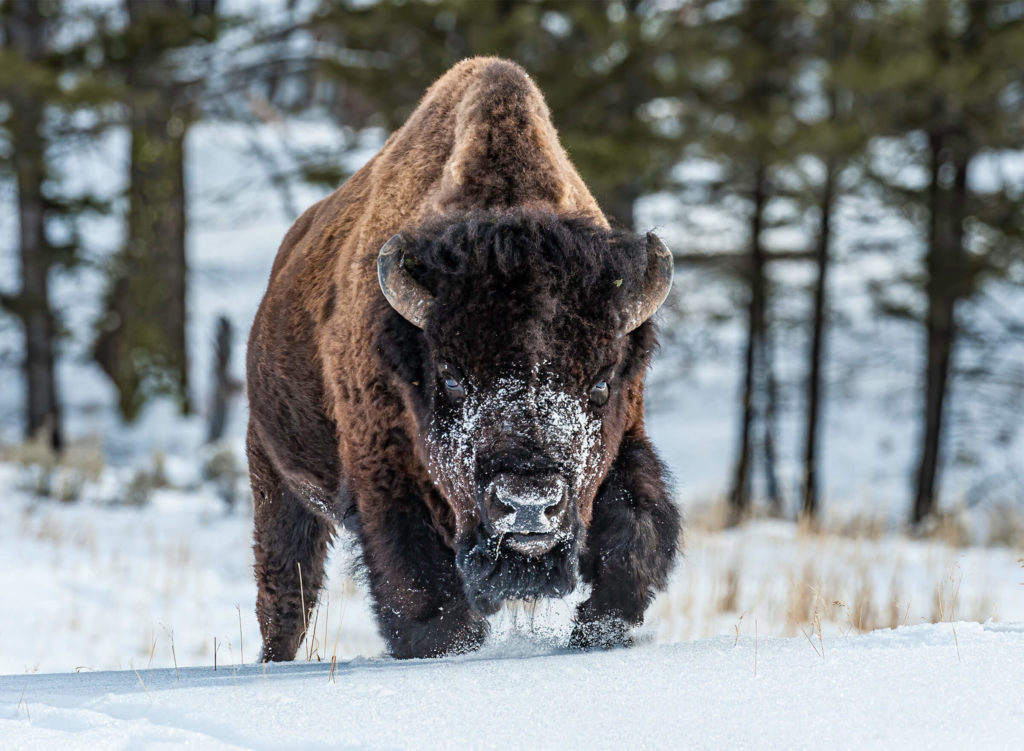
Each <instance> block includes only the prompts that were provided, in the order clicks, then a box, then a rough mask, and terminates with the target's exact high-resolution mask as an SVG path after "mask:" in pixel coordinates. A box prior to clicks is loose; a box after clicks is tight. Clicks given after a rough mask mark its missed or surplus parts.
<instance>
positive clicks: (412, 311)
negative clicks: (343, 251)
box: [377, 235, 434, 329]
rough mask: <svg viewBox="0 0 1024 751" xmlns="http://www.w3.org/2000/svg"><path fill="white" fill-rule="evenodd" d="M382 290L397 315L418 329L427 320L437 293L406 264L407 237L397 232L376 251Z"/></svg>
mask: <svg viewBox="0 0 1024 751" xmlns="http://www.w3.org/2000/svg"><path fill="white" fill-rule="evenodd" d="M377 280H378V281H379V282H380V290H381V292H383V293H384V297H386V298H387V301H388V302H389V303H390V304H391V307H392V308H394V309H395V310H396V311H398V314H399V315H400V316H402V318H404V319H405V320H407V321H408V322H409V323H411V324H412V325H413V326H416V327H417V328H421V329H422V328H423V327H424V326H425V325H426V323H427V317H428V316H429V314H430V308H431V306H432V305H433V304H434V296H433V295H432V294H430V292H428V291H427V289H426V288H425V287H423V285H421V284H420V283H419V282H417V281H416V280H415V279H413V278H412V275H411V274H410V273H409V270H408V269H406V267H405V238H403V237H402V236H401V235H395V236H394V237H392V238H391V239H390V240H388V241H387V242H386V243H384V246H383V247H382V248H381V249H380V253H378V254H377Z"/></svg>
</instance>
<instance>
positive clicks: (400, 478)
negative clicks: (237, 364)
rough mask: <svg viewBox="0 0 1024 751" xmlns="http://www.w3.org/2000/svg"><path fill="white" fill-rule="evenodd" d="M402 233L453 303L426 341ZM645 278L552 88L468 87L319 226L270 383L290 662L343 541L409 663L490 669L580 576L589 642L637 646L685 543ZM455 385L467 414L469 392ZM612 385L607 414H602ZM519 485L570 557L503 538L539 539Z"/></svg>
mask: <svg viewBox="0 0 1024 751" xmlns="http://www.w3.org/2000/svg"><path fill="white" fill-rule="evenodd" d="M396 233H400V234H401V237H402V238H403V240H402V242H403V253H404V254H405V256H406V257H407V259H408V263H406V264H404V266H403V268H408V270H409V273H410V274H411V276H412V278H413V279H414V281H415V282H416V283H418V284H420V285H422V287H424V288H426V289H427V290H428V291H429V292H430V293H431V294H432V295H433V296H434V301H433V304H432V307H431V311H432V312H431V314H430V316H428V318H427V320H426V323H425V328H424V329H422V330H421V329H420V328H417V326H414V325H413V324H411V323H409V322H408V321H407V320H405V319H404V318H403V317H402V316H400V315H399V314H398V313H397V312H396V311H395V310H394V309H393V308H392V307H391V305H389V303H388V300H387V299H385V297H384V295H382V294H381V289H380V287H379V286H378V283H377V268H376V266H377V256H378V252H379V251H380V250H381V248H382V246H384V245H385V243H386V242H387V241H388V238H390V237H392V236H393V235H395V234H396ZM645 258H646V249H645V243H644V241H643V239H642V238H638V237H636V236H634V235H631V234H628V233H619V232H612V231H610V230H609V229H608V223H607V221H606V219H605V217H604V215H603V214H602V213H601V210H600V208H599V207H598V206H597V204H596V202H595V201H594V199H593V198H592V197H591V195H590V193H589V191H588V190H587V188H586V186H585V185H584V184H583V181H582V180H581V179H580V177H579V175H578V174H577V173H576V171H575V169H574V168H573V166H572V164H571V163H570V162H569V159H568V157H567V155H566V154H565V152H564V150H563V149H562V147H561V145H560V144H559V143H558V138H557V135H556V133H555V130H554V127H553V126H552V124H551V121H550V115H549V113H548V110H547V106H546V105H545V103H544V100H543V97H542V96H541V94H540V92H539V91H538V90H537V88H536V86H535V85H534V84H533V82H532V81H531V80H530V78H529V77H528V76H527V75H526V74H525V73H524V72H523V70H522V69H521V68H519V67H518V66H517V65H515V64H514V63H510V62H508V61H504V60H497V59H494V58H474V59H471V60H466V61H464V62H462V63H460V64H459V65H457V66H455V67H454V68H453V69H452V70H451V71H449V72H448V73H447V74H446V75H445V76H443V77H442V78H441V79H440V80H439V81H438V82H437V83H436V84H435V85H434V86H432V87H431V89H430V90H429V91H428V92H427V94H426V95H425V97H424V99H423V101H422V102H421V103H420V106H419V107H418V108H417V109H416V111H415V112H414V113H413V114H412V116H411V117H410V118H409V120H408V121H407V122H406V124H405V125H404V126H403V127H402V128H401V129H400V130H399V131H398V132H396V133H395V134H394V135H392V137H391V138H390V139H389V140H388V142H387V144H385V146H384V148H383V149H382V150H381V152H380V153H379V154H378V155H377V156H375V157H374V158H373V159H372V160H371V161H370V162H369V163H368V164H367V165H366V166H365V167H364V168H363V169H361V170H359V172H357V173H356V174H355V175H353V176H352V178H350V179H349V180H348V181H347V182H346V183H345V184H344V185H343V186H342V187H341V188H339V189H338V190H337V191H335V193H333V194H332V195H331V196H329V197H328V198H326V199H324V200H323V201H321V202H320V203H318V204H316V205H315V206H313V207H311V208H310V209H309V210H308V211H307V212H306V213H305V214H303V216H302V217H300V219H299V220H298V221H297V222H296V223H295V225H294V226H293V227H292V228H291V230H289V232H288V234H287V236H286V237H285V239H284V242H283V243H282V245H281V249H280V251H279V253H278V256H277V259H276V261H275V263H274V268H273V270H272V273H271V278H270V283H269V285H268V288H267V293H266V295H265V297H264V299H263V302H262V304H261V305H260V310H259V312H258V313H257V316H256V320H255V322H254V324H253V328H252V333H251V336H250V341H249V352H248V361H247V377H248V386H249V398H250V404H251V412H250V425H249V437H248V450H249V460H250V476H251V479H252V486H253V495H254V502H255V509H254V510H255V522H256V525H255V538H256V539H255V558H256V577H257V583H258V585H259V597H258V601H257V613H258V616H259V621H260V627H261V631H262V633H263V641H264V650H265V651H264V655H265V657H267V658H268V659H292V657H294V654H295V651H296V649H297V647H298V643H299V639H300V638H301V635H302V630H303V623H304V617H307V616H308V613H309V611H310V609H311V608H312V607H313V603H314V602H315V601H316V598H317V595H318V592H319V588H320V585H321V583H322V581H323V567H324V558H325V555H326V550H327V546H328V544H329V541H330V539H331V536H332V534H333V532H334V530H335V528H336V526H337V525H338V524H339V523H342V524H344V525H345V526H346V527H348V528H349V529H352V530H355V531H356V532H357V534H358V538H359V547H360V552H361V558H362V561H363V563H364V565H365V568H366V572H367V575H368V580H369V584H370V590H371V595H372V597H373V604H374V609H375V611H376V614H377V617H378V621H379V624H380V629H381V633H382V635H383V636H384V638H385V639H386V641H387V643H388V646H389V649H390V650H391V652H392V653H393V654H394V655H396V656H400V657H412V656H427V655H434V654H443V653H447V652H451V651H459V650H465V649H471V648H473V647H474V646H477V645H479V643H480V642H481V640H482V639H483V637H484V634H485V633H486V623H485V621H484V620H483V617H482V613H483V612H487V611H489V610H491V609H493V607H494V605H495V602H496V601H497V600H500V599H501V597H504V596H541V595H548V594H560V593H562V591H564V589H566V588H568V587H570V586H571V585H572V584H573V583H574V581H575V576H576V573H577V571H578V573H579V576H580V577H581V578H582V579H583V580H584V581H586V582H588V583H590V584H591V585H592V594H591V596H590V598H589V599H588V600H587V601H586V602H585V603H584V605H582V606H581V608H580V611H579V617H578V623H577V626H576V631H575V632H574V636H573V643H574V644H577V645H579V646H589V645H593V644H612V643H621V642H622V641H625V640H626V638H627V636H626V633H627V631H626V630H627V629H628V626H629V625H631V624H634V623H637V622H639V621H640V620H641V619H642V616H643V611H644V608H645V607H646V606H647V604H648V603H649V602H650V599H651V597H652V596H653V593H654V591H655V590H656V589H657V588H659V587H661V586H663V585H664V582H665V577H666V575H667V572H668V570H669V568H670V566H671V564H672V561H673V559H674V555H675V545H676V538H677V535H678V529H679V517H678V512H677V511H676V510H675V507H674V505H673V504H672V501H671V499H670V498H669V494H668V490H667V487H666V482H665V472H664V469H663V467H662V466H661V464H660V462H659V461H658V459H657V457H656V456H655V454H654V452H653V449H652V448H651V446H650V444H649V442H648V441H647V438H646V436H645V434H644V429H643V373H644V370H645V368H646V366H647V363H648V359H649V356H650V352H651V350H652V348H653V346H654V330H653V327H652V325H651V324H650V323H644V324H643V325H641V326H640V327H639V328H636V329H635V330H632V331H629V332H628V333H624V327H623V325H622V318H623V315H624V311H623V310H622V307H623V305H622V303H623V301H624V299H626V298H625V296H626V295H628V294H629V292H630V291H631V290H636V289H637V285H638V284H639V282H640V278H641V276H642V275H643V274H644V273H645V272H644V270H645V263H644V259H645ZM442 363H444V364H446V365H447V367H448V368H449V370H446V371H444V375H442V372H441V371H440V370H439V368H440V366H441V364H442ZM453 373H455V374H456V375H457V376H458V378H457V379H456V380H460V383H459V384H458V385H459V386H460V387H462V388H464V390H465V395H464V397H463V399H464V401H461V402H460V401H459V400H458V399H454V398H452V394H453V393H454V392H450V390H449V391H445V388H446V386H445V382H446V380H447V379H448V378H449V377H453V376H452V374H453ZM602 380H606V381H607V385H608V386H609V393H608V399H607V402H606V403H603V404H601V403H597V402H596V401H593V400H589V394H590V392H591V390H592V389H593V388H594V386H595V382H598V383H600V381H602ZM499 396H500V398H498V397H499ZM474 400H476V401H474ZM460 405H461V406H460ZM468 405H476V406H475V407H474V409H476V412H474V414H473V415H472V416H471V418H472V420H474V421H475V422H474V423H473V427H474V430H475V432H474V435H473V436H471V438H472V440H469V439H467V440H468V443H467V442H466V441H463V442H462V444H460V445H459V447H457V448H460V450H461V448H466V447H467V446H468V447H469V448H470V449H471V450H470V451H469V452H468V453H467V452H463V453H462V454H460V453H459V452H452V451H450V450H449V451H448V452H447V453H446V449H451V448H452V447H454V446H455V443H453V442H452V441H450V440H448V439H447V438H446V436H451V435H454V433H453V432H452V430H451V428H452V427H453V426H455V427H458V426H457V424H456V423H457V422H458V421H459V420H462V424H463V427H465V422H466V420H467V419H468V418H467V416H466V410H467V409H468ZM566 418H571V419H568V420H567V419H566ZM569 423H571V424H569ZM566 425H568V427H566ZM559 431H561V433H560V434H558V433H559ZM465 432H466V431H463V433H465ZM556 434H557V435H556ZM446 440H448V442H447V443H446ZM463 454H465V456H463ZM469 454H472V457H471V458H472V462H471V464H469V465H467V466H464V467H462V468H461V469H460V470H459V471H456V468H455V467H454V465H452V462H451V461H450V459H451V457H453V456H456V455H458V456H459V457H461V459H460V461H461V460H464V459H465V458H466V456H469ZM446 462H447V463H448V466H445V463H446ZM508 485H511V486H514V487H513V488H512V490H513V495H514V494H515V493H519V494H521V495H523V497H530V494H531V493H532V494H534V495H536V494H538V493H540V494H542V495H543V494H544V493H550V494H551V499H550V500H551V503H550V504H549V505H550V508H549V507H548V505H545V504H548V501H547V500H546V499H547V496H544V497H543V498H542V499H541V500H542V501H543V503H542V504H541V505H543V507H544V509H545V511H544V513H545V515H547V514H549V512H551V519H548V521H547V522H545V519H546V518H547V517H546V516H539V515H537V516H536V518H533V517H530V518H531V519H532V520H533V522H535V523H538V524H541V523H548V522H550V524H552V525H554V524H556V521H557V525H558V526H557V532H556V533H554V534H555V536H556V537H557V544H554V545H553V546H551V547H550V550H548V551H547V552H543V553H539V552H537V551H538V550H539V549H540V548H542V547H544V546H545V545H547V543H544V545H540V543H537V542H535V540H536V538H533V537H531V536H530V535H531V534H533V533H532V532H529V531H528V532H523V533H522V535H525V537H524V538H523V539H519V540H517V539H512V540H508V539H504V538H503V533H507V532H508V529H512V532H511V534H512V535H519V534H520V533H519V532H516V531H515V529H513V528H512V527H509V526H508V524H506V526H505V527H502V526H501V525H502V524H503V523H505V522H507V520H508V518H512V517H511V516H510V517H508V518H505V519H498V518H497V517H496V516H491V515H490V514H491V513H492V512H493V511H495V509H497V510H498V511H500V510H501V509H500V507H501V504H502V503H503V500H502V498H503V496H501V495H500V493H504V492H505V491H506V490H507V489H508V488H507V487H506V486H508ZM552 488H554V490H552ZM559 493H561V495H559ZM570 501H571V502H570ZM540 507H541V506H537V508H540ZM488 509H489V510H488ZM533 509H534V507H532V506H531V507H530V508H529V509H525V510H524V511H523V517H522V518H523V519H526V518H527V517H528V513H527V512H529V514H533V513H534V510H533ZM554 512H557V514H556V513H554ZM515 518H517V519H518V518H519V517H518V512H517V516H516V517H515ZM520 521H521V520H520ZM509 524H511V523H509ZM495 533H497V534H495ZM495 540H496V541H497V546H496V547H494V543H495ZM495 553H498V555H497V556H495V555H494V554H495ZM488 560H490V561H491V563H488ZM499 562H500V563H499ZM491 564H494V565H491ZM300 582H301V585H300ZM302 603H304V604H305V605H306V614H305V615H304V614H303V613H302V609H301V604H302Z"/></svg>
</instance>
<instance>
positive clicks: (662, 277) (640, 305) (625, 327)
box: [622, 232, 674, 334]
mask: <svg viewBox="0 0 1024 751" xmlns="http://www.w3.org/2000/svg"><path fill="white" fill-rule="evenodd" d="M673 268H674V263H673V260H672V251H670V250H669V249H668V248H667V247H666V246H665V243H663V242H662V241H661V239H660V238H659V237H658V236H657V235H655V234H654V233H653V232H648V233H647V270H646V271H645V272H644V278H643V283H642V284H641V285H640V288H639V289H638V290H636V291H635V292H633V294H631V295H630V296H629V297H628V298H627V299H626V301H625V302H624V303H623V308H622V311H623V324H622V333H623V334H628V333H629V332H630V331H632V330H633V329H635V328H637V327H638V326H639V325H640V324H642V323H643V322H644V321H646V320H647V319H648V318H650V317H651V316H653V315H654V314H655V313H656V312H657V311H658V308H660V307H661V304H662V303H663V302H665V298H666V297H668V291H669V290H670V289H672V273H673Z"/></svg>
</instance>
